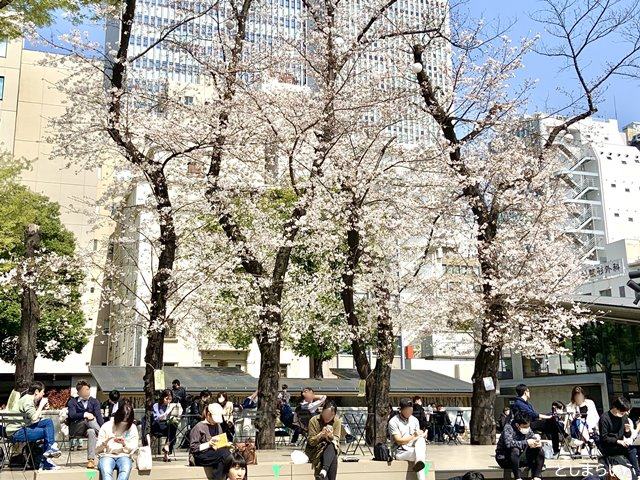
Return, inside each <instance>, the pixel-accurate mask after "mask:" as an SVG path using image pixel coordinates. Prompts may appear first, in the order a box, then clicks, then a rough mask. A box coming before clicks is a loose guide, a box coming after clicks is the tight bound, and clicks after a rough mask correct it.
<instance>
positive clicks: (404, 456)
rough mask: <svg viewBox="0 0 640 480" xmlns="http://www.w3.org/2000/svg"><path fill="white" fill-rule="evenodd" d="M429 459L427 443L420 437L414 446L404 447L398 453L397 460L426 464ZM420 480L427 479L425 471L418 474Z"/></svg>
mask: <svg viewBox="0 0 640 480" xmlns="http://www.w3.org/2000/svg"><path fill="white" fill-rule="evenodd" d="M426 458H427V442H426V440H425V439H424V438H423V437H418V438H417V439H416V441H415V442H414V444H413V446H407V445H405V446H403V447H401V448H399V449H398V450H397V451H396V460H403V461H406V462H414V463H418V462H424V461H425V460H426ZM416 473H417V475H418V480H424V479H425V473H424V469H422V470H420V471H419V472H416Z"/></svg>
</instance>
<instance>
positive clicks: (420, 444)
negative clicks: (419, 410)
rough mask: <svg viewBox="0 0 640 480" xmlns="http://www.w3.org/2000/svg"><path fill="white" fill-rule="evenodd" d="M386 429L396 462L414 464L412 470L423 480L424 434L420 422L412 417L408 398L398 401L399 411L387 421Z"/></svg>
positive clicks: (411, 406) (410, 403) (425, 442)
mask: <svg viewBox="0 0 640 480" xmlns="http://www.w3.org/2000/svg"><path fill="white" fill-rule="evenodd" d="M388 428H389V436H390V437H391V440H392V441H393V444H394V446H395V447H396V455H395V456H396V460H403V461H407V462H414V466H413V470H414V471H415V472H416V473H417V474H418V480H425V477H426V475H425V472H424V465H425V464H424V462H425V460H426V458H427V441H426V439H425V437H426V432H423V431H422V430H420V422H418V419H417V418H416V417H414V416H413V402H412V401H411V399H410V398H403V399H402V400H400V410H399V412H398V414H397V415H395V416H394V417H393V418H392V419H391V420H389V426H388Z"/></svg>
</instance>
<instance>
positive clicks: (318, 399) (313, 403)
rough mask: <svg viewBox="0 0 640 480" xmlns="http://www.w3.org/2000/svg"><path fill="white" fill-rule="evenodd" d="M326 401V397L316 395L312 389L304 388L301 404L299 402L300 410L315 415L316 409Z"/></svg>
mask: <svg viewBox="0 0 640 480" xmlns="http://www.w3.org/2000/svg"><path fill="white" fill-rule="evenodd" d="M326 400H327V396H326V395H316V394H315V392H314V391H313V388H310V387H306V388H305V389H304V390H302V402H300V408H301V409H302V410H308V411H309V413H310V414H311V415H315V414H316V413H318V408H320V407H321V406H322V405H324V402H325V401H326Z"/></svg>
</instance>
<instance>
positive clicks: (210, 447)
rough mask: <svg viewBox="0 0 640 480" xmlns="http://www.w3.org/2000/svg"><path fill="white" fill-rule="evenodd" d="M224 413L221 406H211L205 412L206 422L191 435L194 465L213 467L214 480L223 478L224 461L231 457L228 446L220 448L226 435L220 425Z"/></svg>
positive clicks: (193, 429)
mask: <svg viewBox="0 0 640 480" xmlns="http://www.w3.org/2000/svg"><path fill="white" fill-rule="evenodd" d="M222 413H223V410H222V407H221V406H220V404H218V403H211V404H209V406H207V408H206V409H205V411H204V420H202V421H201V422H199V423H198V424H197V425H196V426H195V427H193V428H192V429H191V433H190V434H189V453H190V454H191V456H192V458H193V463H194V464H195V465H196V466H202V467H213V473H214V476H213V478H214V479H220V478H222V472H223V469H224V461H225V459H226V458H227V457H228V456H229V455H231V452H230V450H229V448H228V447H227V446H224V447H219V446H218V445H219V444H220V439H221V436H222V435H224V432H223V431H222V427H221V425H220V424H221V423H222ZM225 438H226V437H225ZM225 438H223V440H224V439H225Z"/></svg>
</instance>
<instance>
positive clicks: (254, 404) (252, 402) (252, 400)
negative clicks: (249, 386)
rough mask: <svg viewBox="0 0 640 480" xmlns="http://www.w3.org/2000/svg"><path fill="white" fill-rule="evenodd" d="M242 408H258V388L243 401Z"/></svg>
mask: <svg viewBox="0 0 640 480" xmlns="http://www.w3.org/2000/svg"><path fill="white" fill-rule="evenodd" d="M242 408H244V409H245V410H253V409H256V408H258V390H256V391H255V392H253V393H252V394H251V395H249V396H248V397H247V398H245V399H244V400H243V401H242Z"/></svg>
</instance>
